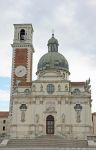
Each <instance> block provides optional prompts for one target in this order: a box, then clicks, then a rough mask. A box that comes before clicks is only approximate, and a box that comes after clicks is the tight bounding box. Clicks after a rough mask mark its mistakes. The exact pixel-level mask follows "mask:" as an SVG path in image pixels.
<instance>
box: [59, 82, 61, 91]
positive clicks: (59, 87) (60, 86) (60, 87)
mask: <svg viewBox="0 0 96 150" xmlns="http://www.w3.org/2000/svg"><path fill="white" fill-rule="evenodd" d="M58 91H59V92H60V91H61V86H60V84H59V85H58Z"/></svg>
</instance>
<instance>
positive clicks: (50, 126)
mask: <svg viewBox="0 0 96 150" xmlns="http://www.w3.org/2000/svg"><path fill="white" fill-rule="evenodd" d="M46 134H54V117H53V116H52V115H49V116H47V118H46Z"/></svg>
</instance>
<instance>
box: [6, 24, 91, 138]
mask: <svg viewBox="0 0 96 150" xmlns="http://www.w3.org/2000/svg"><path fill="white" fill-rule="evenodd" d="M32 38H33V27H32V25H31V24H14V40H13V44H12V49H13V54H12V75H11V98H10V110H9V119H10V138H11V139H24V138H27V139H32V138H35V137H40V136H43V135H52V136H53V135H57V136H61V137H63V138H66V139H87V136H90V135H91V134H92V115H91V91H90V79H89V80H86V81H84V82H80V81H79V82H72V81H70V79H69V76H70V70H69V64H68V61H67V59H66V58H65V56H63V54H60V53H59V48H58V46H59V43H58V40H57V39H56V38H55V37H54V34H52V37H51V38H50V39H49V40H48V44H47V46H48V50H46V54H45V55H43V56H42V57H41V58H40V60H39V62H38V66H37V72H36V75H37V79H36V80H32V70H33V69H34V68H33V67H32V63H33V61H34V59H35V58H34V59H33V54H34V48H33V43H32ZM46 49H47V48H46Z"/></svg>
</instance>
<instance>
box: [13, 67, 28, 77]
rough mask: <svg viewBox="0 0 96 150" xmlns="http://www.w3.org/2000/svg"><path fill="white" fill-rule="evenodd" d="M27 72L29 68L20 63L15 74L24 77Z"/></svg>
mask: <svg viewBox="0 0 96 150" xmlns="http://www.w3.org/2000/svg"><path fill="white" fill-rule="evenodd" d="M26 73H27V69H26V67H25V66H22V65H20V66H17V67H16V69H15V74H16V76H17V77H23V76H25V75H26Z"/></svg>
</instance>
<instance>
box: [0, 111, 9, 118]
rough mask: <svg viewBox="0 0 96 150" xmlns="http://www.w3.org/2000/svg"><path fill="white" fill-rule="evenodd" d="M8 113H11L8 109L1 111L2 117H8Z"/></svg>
mask: <svg viewBox="0 0 96 150" xmlns="http://www.w3.org/2000/svg"><path fill="white" fill-rule="evenodd" d="M8 115H9V112H8V111H0V118H3V117H8Z"/></svg>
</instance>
